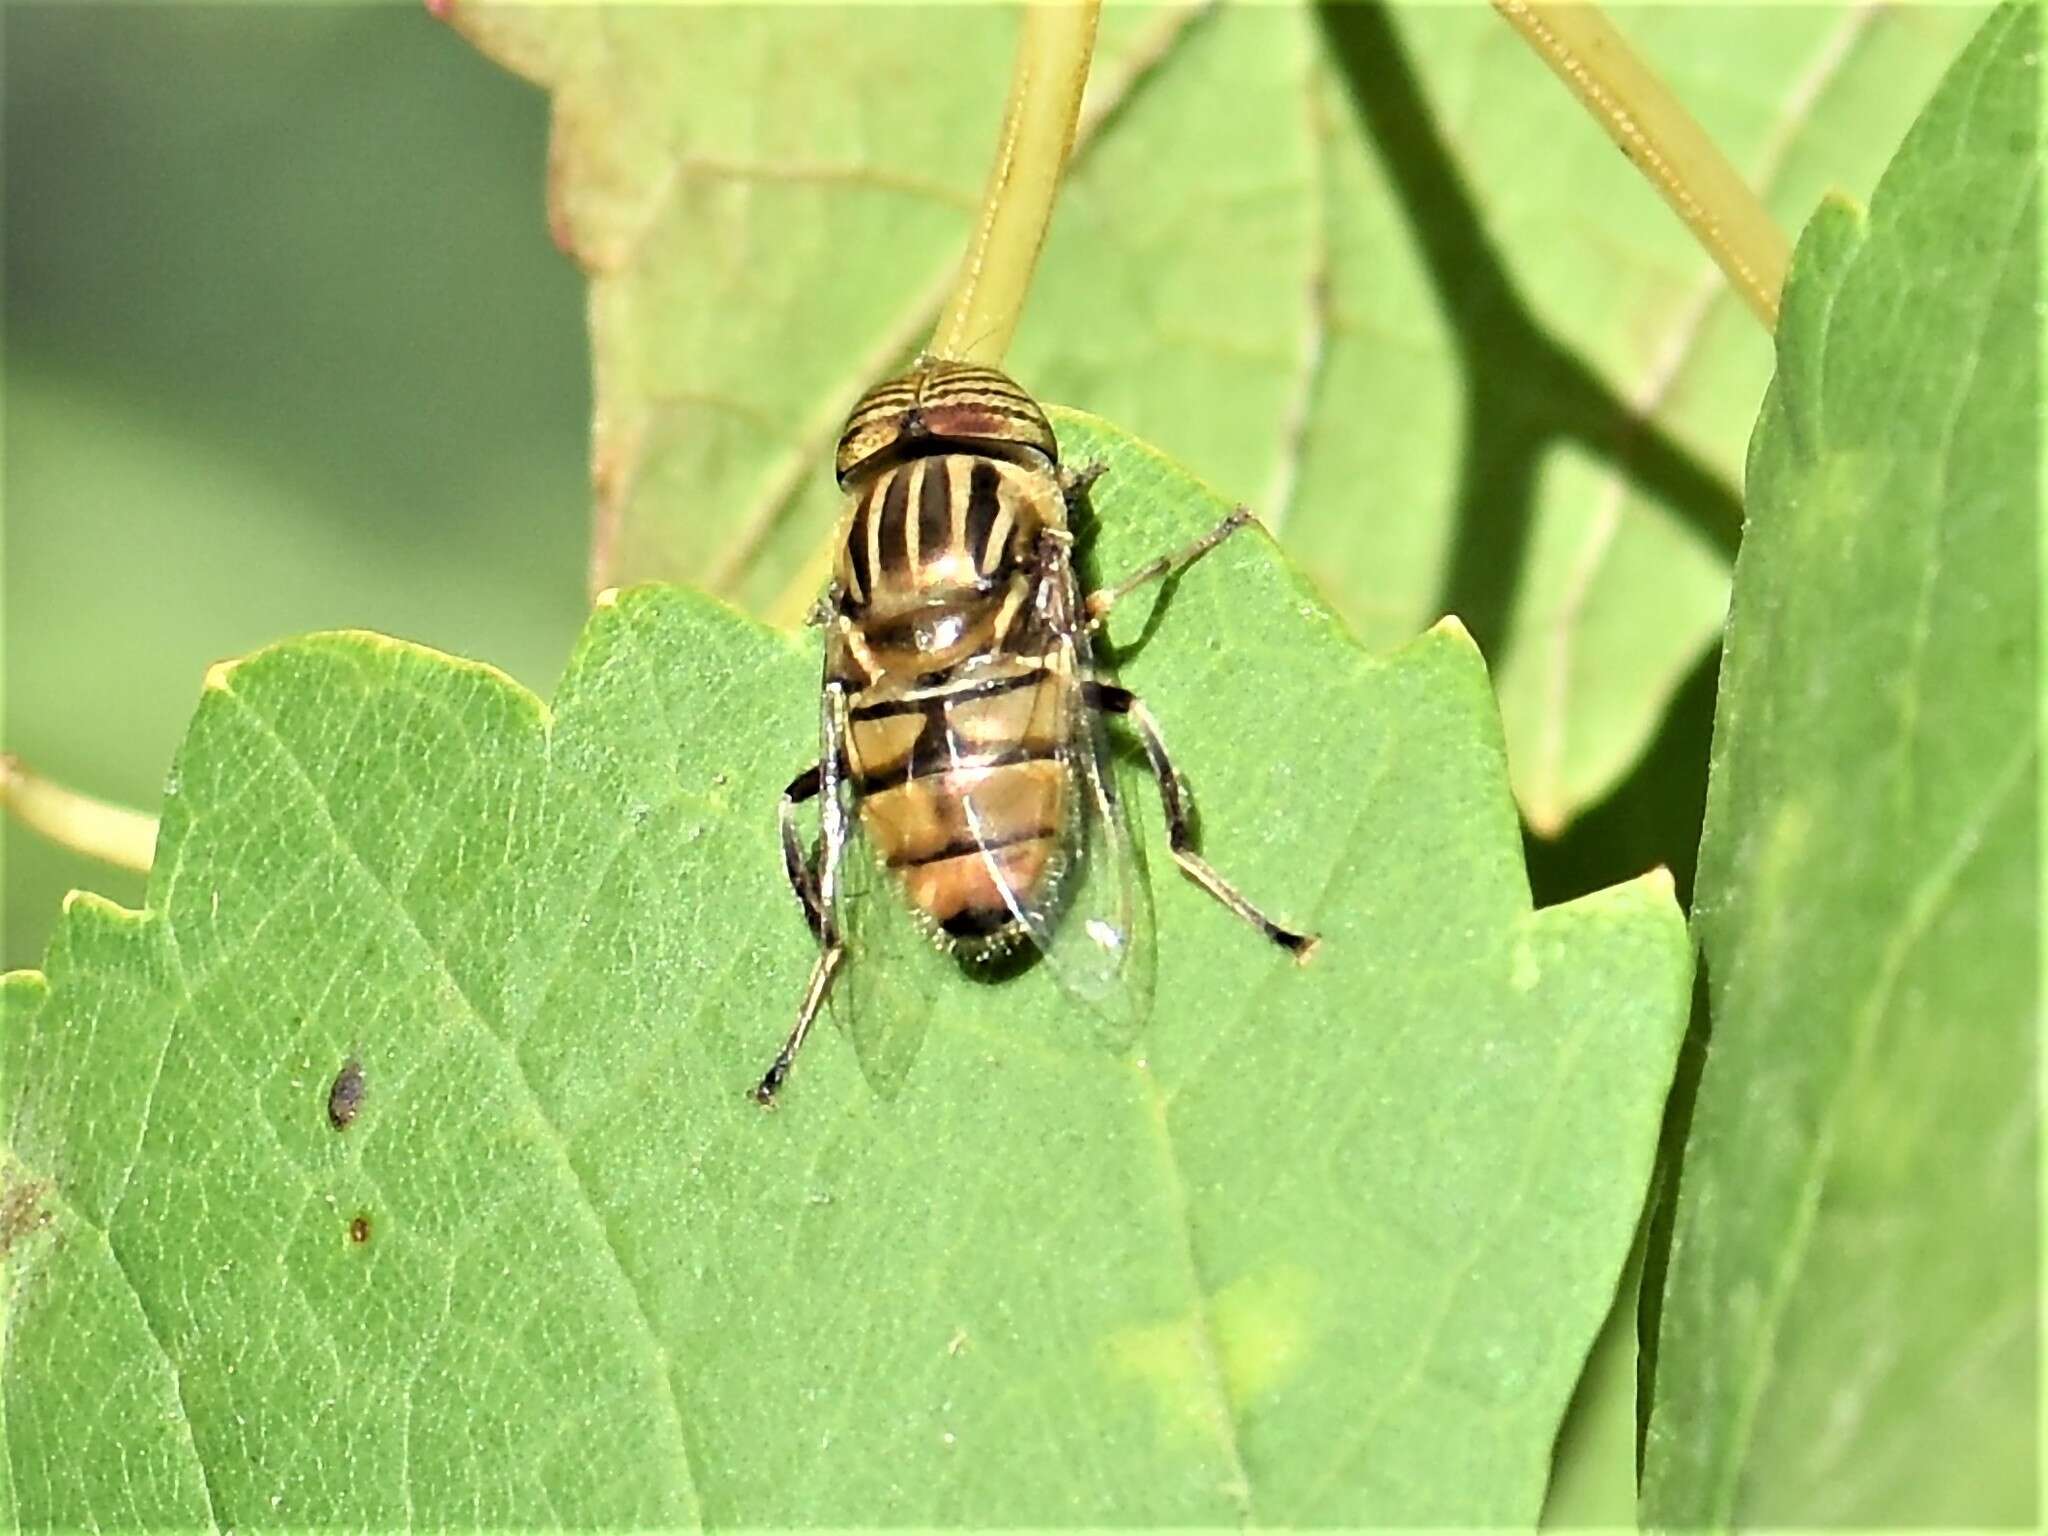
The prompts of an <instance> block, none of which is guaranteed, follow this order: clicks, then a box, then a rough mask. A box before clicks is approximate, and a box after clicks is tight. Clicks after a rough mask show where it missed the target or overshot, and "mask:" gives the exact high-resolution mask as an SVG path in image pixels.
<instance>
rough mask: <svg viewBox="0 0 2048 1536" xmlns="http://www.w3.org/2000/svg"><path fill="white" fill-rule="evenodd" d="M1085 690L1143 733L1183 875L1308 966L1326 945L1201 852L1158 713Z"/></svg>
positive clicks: (1097, 686)
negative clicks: (1290, 924) (1243, 889)
mask: <svg viewBox="0 0 2048 1536" xmlns="http://www.w3.org/2000/svg"><path fill="white" fill-rule="evenodd" d="M1228 532H1229V530H1228V528H1226V529H1224V530H1222V531H1220V532H1217V533H1214V534H1211V535H1210V540H1211V541H1212V547H1213V542H1214V541H1216V540H1220V539H1222V538H1224V537H1226V536H1227V534H1228ZM1198 552H1199V551H1198ZM1083 690H1084V696H1085V697H1086V699H1087V701H1088V703H1089V704H1090V705H1092V706H1093V707H1094V708H1096V709H1099V710H1102V711H1103V712H1104V713H1105V714H1112V715H1122V716H1124V717H1125V718H1126V719H1128V720H1129V721H1130V722H1131V724H1132V725H1133V726H1134V727H1135V728H1136V729H1137V732H1138V740H1139V741H1140V742H1141V743H1143V745H1144V748H1145V760H1146V762H1148V763H1150V764H1151V766H1152V777H1153V778H1155V779H1157V780H1158V781H1159V800H1160V804H1161V805H1162V806H1163V807H1164V809H1165V811H1166V845H1167V847H1168V848H1169V849H1170V850H1171V851H1172V853H1173V861H1174V863H1176V864H1178V865H1179V866H1180V867H1181V873H1183V874H1184V875H1186V876H1187V877H1188V878H1189V879H1190V880H1192V881H1194V882H1195V884H1197V885H1199V886H1200V887H1201V888H1202V889H1203V890H1205V891H1207V892H1208V893H1209V894H1210V895H1211V896H1214V897H1215V898H1216V899H1217V900H1218V901H1220V902H1222V903H1223V905H1224V906H1226V907H1228V908H1229V909H1230V910H1231V911H1232V912H1235V913H1236V914H1237V915H1238V916H1239V917H1241V918H1243V919H1244V920H1245V921H1246V922H1248V923H1250V924H1251V925H1252V926H1253V927H1254V928H1256V929H1258V930H1259V932H1261V933H1263V934H1264V935H1265V936H1266V937H1267V938H1269V939H1271V940H1272V941H1273V942H1274V943H1275V944H1278V945H1279V946H1280V947H1281V948H1282V949H1284V950H1286V951H1287V952H1288V953H1289V954H1290V955H1292V956H1294V958H1295V959H1296V960H1297V961H1299V962H1301V963H1303V964H1306V963H1307V962H1308V958H1309V956H1310V955H1312V954H1314V953H1315V948H1316V945H1317V943H1319V942H1320V941H1319V940H1318V939H1317V938H1316V936H1315V935H1314V934H1312V933H1296V932H1295V931H1294V930H1293V929H1291V928H1283V927H1281V926H1280V925H1279V924H1278V923H1276V922H1274V921H1273V920H1272V919H1271V918H1270V917H1268V916H1266V914H1265V913H1263V912H1261V911H1260V910H1259V909H1258V908H1257V907H1255V906H1253V905H1252V904H1251V903H1250V902H1249V901H1247V900H1245V899H1244V897H1243V896H1241V895H1239V894H1238V891H1237V888H1236V887H1235V886H1233V885H1232V884H1231V883H1230V882H1229V881H1228V880H1225V879H1224V878H1223V877H1222V876H1221V875H1219V874H1217V873H1216V871H1215V869H1214V868H1213V867H1212V866H1211V865H1210V863H1209V861H1208V860H1207V859H1204V858H1203V857H1202V856H1201V855H1200V854H1199V853H1197V852H1195V844H1194V834H1193V831H1192V829H1191V828H1190V825H1189V820H1190V818H1189V815H1188V801H1187V794H1186V790H1185V788H1184V787H1183V785H1182V784H1181V779H1180V774H1179V773H1178V772H1177V771H1176V770H1175V769H1174V766H1173V759H1172V758H1170V757H1168V756H1167V755H1166V742H1165V741H1164V740H1163V739H1162V738H1161V736H1160V734H1159V722H1158V721H1156V720H1154V719H1153V718H1152V711H1150V710H1149V709H1147V708H1146V707H1145V702H1144V700H1142V699H1140V698H1139V697H1138V696H1137V695H1136V694H1135V693H1132V692H1131V691H1130V690H1129V689H1128V688H1119V687H1118V686H1117V685H1116V684H1114V683H1097V682H1090V683H1086V684H1084V685H1083Z"/></svg>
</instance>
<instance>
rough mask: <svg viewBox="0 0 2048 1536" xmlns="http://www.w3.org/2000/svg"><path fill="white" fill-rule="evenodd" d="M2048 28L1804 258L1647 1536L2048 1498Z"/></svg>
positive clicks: (1934, 127)
mask: <svg viewBox="0 0 2048 1536" xmlns="http://www.w3.org/2000/svg"><path fill="white" fill-rule="evenodd" d="M2040 48H2041V35H2040V22H2039V14H2038V12H2037V11H2036V10H2034V9H2033V8H2031V7H2028V6H2024V5H2012V6H2008V7H2006V8H2004V9H2002V10H2000V11H1999V12H1998V13H1997V14H1996V16H1994V17H1993V18H1992V19H1991V20H1990V21H1989V22H1988V23H1986V24H1985V27H1984V29H1983V30H1982V32H1981V33H1980V34H1979V35H1978V37H1977V38H1976V40H1975V41H1974V42H1973V43H1972V44H1971V45H1970V47H1969V49H1968V51H1967V52H1966V53H1965V54H1964V55H1963V57H1962V58H1961V60H1960V61H1959V62H1958V63H1957V64H1956V65H1955V67H1954V68H1953V69H1952V70H1951V71H1950V73H1949V75H1948V76H1947V78H1946V79H1945V80H1944V82H1943V84H1942V86H1941V89H1940V91H1939V92H1938V93H1937V94H1936V96H1935V98H1934V100H1933V102H1932V103H1931V104H1930V105H1929V107H1928V108H1927V110H1926V112H1925V113H1924V114H1923V115H1922V117H1921V118H1920V120H1919V122H1918V123H1917V124H1916V126H1915V127H1914V129H1913V131H1912V133H1911V135H1910V136H1909V137H1908V139H1907V140H1906V143H1905V145H1904V147H1902V148H1901V149H1900V151H1899V153H1898V156H1897V158H1896V159H1895V160H1894V161H1893V163H1892V166H1891V169H1890V170H1889V171H1887V172H1886V174H1885V177H1884V180H1883V182H1882V183H1881V184H1880V185H1879V187H1878V190H1877V195H1876V197H1875V199H1874V201H1873V202H1872V204H1871V208H1870V214H1869V217H1868V219H1867V220H1866V219H1864V218H1863V217H1862V216H1861V215H1859V214H1858V213H1856V212H1854V211H1852V210H1851V209H1849V208H1847V207H1844V206H1840V205H1831V206H1829V207H1826V208H1823V210H1822V211H1821V213H1820V215H1819V216H1818V217H1817V218H1816V219H1815V220H1814V222H1813V223H1812V224H1811V225H1810V226H1809V227H1808V229H1807V232H1806V235H1805V238H1804V239H1803V240H1802V241H1801V242H1800V247H1799V252H1798V255H1797V258H1796V261H1795V264H1794V270H1793V276H1792V280H1791V283H1790V284H1789V287H1788V292H1787V303H1786V306H1785V316H1784V321H1783V324H1782V326H1781V329H1780V337H1779V349H1778V375H1777V380H1776V382H1775V383H1774V384H1773V386H1772V389H1771V394H1770V398H1769V400H1768V402H1767V404H1766V406H1765V410H1764V415H1763V419H1762V421H1761V422H1760V423H1759V425H1758V428H1757V437H1756V442H1755V446H1754V449H1753V452H1752V455H1751V461H1750V476H1749V508H1750V512H1749V528H1748V531H1747V533H1746V535H1745V537H1744V540H1743V545H1742V556H1741V559H1740V560H1739V562H1738V563H1737V566H1736V575H1735V601H1734V611H1733V615H1732V618H1731V621H1730V627H1729V637H1728V651H1727V659H1726V662H1725V664H1724V667H1723V670H1722V694H1721V704H1720V713H1719V718H1718V721H1717V724H1716V733H1715V744H1714V767H1713V779H1712V788H1711V792H1710V797H1709V801H1708V807H1707V836H1706V841H1705V844H1704V847H1703V849H1702V852H1701V859H1700V875H1699V885H1698V888H1697V889H1698V902H1699V906H1698V922H1699V931H1700V934H1701V937H1702V940H1703V943H1704V946H1705V954H1706V965H1707V974H1708V979H1709V982H1710V985H1711V1013H1712V1020H1713V1025H1712V1035H1711V1037H1710V1040H1709V1045H1708V1050H1707V1056H1706V1065H1705V1071H1704V1074H1703V1077H1702V1080H1701V1083H1700V1089H1699V1097H1698V1101H1697V1107H1696V1109H1695V1112H1694V1118H1693V1122H1692V1127H1691V1133H1690V1137H1689V1140H1688V1144H1687V1147H1686V1153H1685V1161H1684V1167H1683V1173H1682V1179H1681V1183H1680V1185H1679V1193H1678V1201H1679V1203H1678V1210H1677V1217H1676V1227H1675V1237H1674V1241H1673V1245H1672V1250H1671V1259H1670V1270H1669V1278H1668V1283H1667V1287H1666V1291H1665V1297H1664V1303H1663V1324H1662V1331H1661V1336H1660V1344H1659V1348H1658V1355H1657V1363H1656V1395H1655V1401H1654V1404H1653V1407H1652V1412H1651V1418H1650V1424H1649V1447H1648V1453H1649V1456H1648V1469H1647V1482H1646V1488H1645V1511H1646V1513H1647V1515H1648V1517H1649V1518H1650V1520H1652V1521H1653V1522H1655V1523H1657V1524H1659V1525H1666V1526H1673V1527H1683V1528H1698V1527H1716V1526H1723V1525H1737V1524H1739V1525H1745V1526H1754V1525H1774V1526H1820V1525H1842V1526H1857V1525H1877V1524H1893V1523H1900V1524H1914V1525H1925V1526H1989V1525H1998V1524H2003V1523H2007V1522H2011V1523H2016V1524H2032V1523H2033V1522H2034V1521H2035V1520H2036V1518H2037V1517H2038V1513H2039V1508H2038V1500H2039V1489H2038V1486H2037V1482H2036V1476H2037V1468H2038V1465H2039V1463H2038V1459H2037V1458H2038V1451H2039V1444H2040V1441H2039V1418H2038V1405H2039V1331H2038V1329H2039V1318H2040V1311H2039V1308H2040V1300H2039V1285H2040V1269H2039V1261H2040V1236H2039V1233H2040V1225H2039V1223H2040V1214H2041V1207H2040V1185H2039V1158H2038V1148H2039V1101H2038V1091H2039V1081H2040V1079H2039V1050H2040V1046H2039V1028H2040V1023H2041V1016H2040V991H2039V982H2040V971H2039V963H2038V949H2037V946H2038V943H2039V939H2038V922H2039V897H2038V887H2037V884H2036V882H2037V879H2038V855H2039V830H2038V821H2037V816H2038V801H2037V795H2038V788H2039V786H2038V779H2037V769H2038V742H2037V733H2038V729H2039V714H2038V709H2039V703H2040V682H2039V676H2040V674H2039V671H2038V668H2039V665H2040V651H2039V643H2038V642H2039V629H2038V620H2037V617H2036V604H2037V602H2038V600H2039V596H2040V590H2039V583H2038V572H2037V570H2036V566H2035V551H2036V546H2037V539H2038V531H2037V526H2036V522H2035V517H2036V513H2037V510H2038V495H2039V488H2040V486H2039V478H2038V474H2039V460H2038V457H2037V455H2038V454H2039V451H2040V449H2039V423H2040V418H2039V414H2038V413H2039V408H2040V376H2039V348H2040V316H2041V309H2040V280H2041V270H2040V237H2039V226H2040V201H2039V179H2040V115H2039V113H2040V102H2039V88H2040V87H2039V77H2040V64H2039V59H2040Z"/></svg>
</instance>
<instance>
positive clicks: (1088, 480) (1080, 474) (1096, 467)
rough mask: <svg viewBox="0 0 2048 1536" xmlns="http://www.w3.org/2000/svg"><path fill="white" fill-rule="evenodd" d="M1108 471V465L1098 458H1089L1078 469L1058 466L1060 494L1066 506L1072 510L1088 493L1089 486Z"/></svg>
mask: <svg viewBox="0 0 2048 1536" xmlns="http://www.w3.org/2000/svg"><path fill="white" fill-rule="evenodd" d="M1108 473H1109V466H1108V465H1107V464H1105V463H1103V462H1102V460H1100V459H1093V460H1090V461H1089V462H1088V463H1086V464H1083V465H1082V466H1081V467H1080V468H1079V469H1069V468H1067V466H1066V465H1064V464H1062V465H1061V466H1060V467H1059V481H1060V495H1061V496H1063V497H1065V498H1066V502H1067V508H1068V510H1069V511H1071V510H1073V509H1074V508H1075V507H1078V506H1079V505H1080V504H1081V499H1082V498H1083V497H1084V496H1086V495H1087V494H1088V490H1089V487H1091V486H1092V485H1094V484H1095V482H1096V481H1098V480H1100V479H1101V478H1102V477H1103V476H1104V475H1106V474H1108Z"/></svg>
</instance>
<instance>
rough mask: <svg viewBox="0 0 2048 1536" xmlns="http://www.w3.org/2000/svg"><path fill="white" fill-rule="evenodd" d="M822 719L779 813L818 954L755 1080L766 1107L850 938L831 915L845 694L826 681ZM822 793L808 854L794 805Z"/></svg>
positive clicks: (786, 860) (842, 833) (786, 859)
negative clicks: (811, 758)
mask: <svg viewBox="0 0 2048 1536" xmlns="http://www.w3.org/2000/svg"><path fill="white" fill-rule="evenodd" d="M820 720H821V725H822V735H823V738H824V748H825V750H824V754H823V755H822V756H821V757H820V758H819V759H818V761H817V762H815V763H813V764H812V765H811V766H810V767H808V768H806V769H805V770H804V771H803V772H802V773H800V774H798V775H797V776H796V777H795V778H793V779H791V780H790V781H789V788H787V789H785V790H784V791H783V792H782V804H781V806H780V807H779V808H778V809H777V812H776V819H777V821H778V823H779V825H780V826H781V829H782V867H783V871H784V873H786V874H787V875H788V876H789V885H790V889H791V890H793V891H795V892H796V899H797V902H798V904H799V905H801V906H802V907H803V909H804V921H805V922H806V923H808V924H809V925H810V929H811V935H812V937H814V938H815V939H817V941H818V958H817V961H816V963H814V964H813V965H812V966H811V979H810V982H809V984H808V985H807V986H805V988H804V1000H803V1003H802V1004H801V1005H800V1006H799V1007H798V1009H797V1014H796V1027H795V1028H794V1029H792V1030H791V1031H790V1032H789V1038H788V1039H787V1040H785V1041H783V1043H782V1049H781V1050H780V1051H778V1052H776V1054H775V1060H774V1061H773V1062H772V1063H770V1064H769V1067H768V1070H767V1071H766V1072H764V1073H762V1074H761V1081H760V1082H759V1083H758V1084H756V1085H755V1088H754V1102H755V1103H756V1104H759V1105H761V1106H762V1107H764V1108H770V1107H773V1105H774V1103H775V1095H776V1094H777V1093H779V1092H780V1091H781V1089H782V1085H783V1082H784V1081H785V1080H786V1079H787V1078H788V1077H789V1067H790V1063H791V1062H793V1061H795V1060H796V1053H797V1052H798V1051H800V1050H802V1049H803V1046H804V1038H805V1037H806V1036H807V1035H809V1034H810V1032H811V1025H812V1024H814V1023H816V1022H817V1018H818V1012H819V1010H820V1009H822V1008H823V1007H824V1006H825V999H826V997H827V996H828V995H829V994H830V993H831V991H832V978H833V977H834V976H835V975H837V974H838V971H839V967H840V965H841V964H842V963H843V962H844V961H845V959H846V943H845V941H844V940H843V939H841V938H840V937H839V928H838V925H837V923H836V922H835V921H834V920H833V900H834V897H835V895H836V893H837V891H838V886H839V855H840V852H841V850H843V849H844V848H845V846H846V810H845V806H844V803H843V801H842V799H841V797H840V793H839V780H840V772H841V765H842V764H843V763H844V762H845V756H844V746H843V731H844V721H845V697H844V689H843V688H842V687H841V686H840V685H839V684H838V683H836V682H828V683H827V684H826V685H825V691H824V696H823V700H822V703H821V706H820ZM821 797H822V800H823V810H822V814H821V815H820V816H819V818H818V821H819V835H818V847H817V851H816V852H815V853H813V854H812V855H810V856H809V857H806V856H805V854H804V846H803V839H802V837H801V836H800V835H799V834H798V831H797V825H796V808H797V807H798V806H799V805H802V804H803V803H804V802H805V801H806V800H815V799H820V798H821Z"/></svg>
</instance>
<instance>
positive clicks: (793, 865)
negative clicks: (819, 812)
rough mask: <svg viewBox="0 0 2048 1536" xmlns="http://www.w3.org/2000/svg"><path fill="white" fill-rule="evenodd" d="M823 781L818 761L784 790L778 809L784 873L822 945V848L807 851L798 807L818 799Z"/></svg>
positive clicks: (812, 931) (823, 934) (823, 936)
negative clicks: (819, 883)
mask: <svg viewBox="0 0 2048 1536" xmlns="http://www.w3.org/2000/svg"><path fill="white" fill-rule="evenodd" d="M820 782H821V776H820V774H819V772H818V765H817V764H816V763H813V764H811V766H810V767H808V768H806V769H805V770H804V771H803V772H802V773H800V774H798V775H797V776H796V777H795V778H793V779H791V780H790V781H789V788H787V789H785V790H784V791H783V792H782V804H781V805H780V806H778V807H777V808H776V812H775V820H776V825H777V826H779V827H780V828H781V829H782V872H783V873H784V874H786V875H787V876H788V877H789V888H790V889H791V890H792V891H794V892H796V899H797V904H798V905H799V906H801V907H802V908H803V909H804V921H805V922H807V923H809V924H810V925H811V937H812V938H814V939H816V940H817V941H818V942H819V943H820V944H822V943H824V942H825V902H824V898H823V896H822V895H820V893H819V891H818V851H817V849H815V848H813V849H812V850H811V851H810V852H809V853H805V852H804V843H803V836H802V834H801V833H799V832H798V831H797V825H796V808H797V807H798V806H800V805H802V804H803V803H804V802H805V801H806V800H815V799H817V798H818V785H819V783H820Z"/></svg>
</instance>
